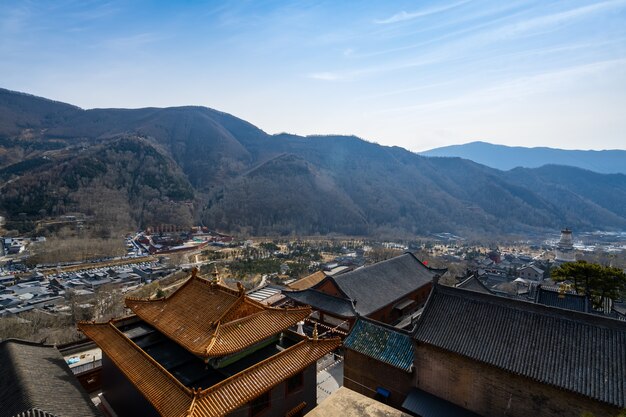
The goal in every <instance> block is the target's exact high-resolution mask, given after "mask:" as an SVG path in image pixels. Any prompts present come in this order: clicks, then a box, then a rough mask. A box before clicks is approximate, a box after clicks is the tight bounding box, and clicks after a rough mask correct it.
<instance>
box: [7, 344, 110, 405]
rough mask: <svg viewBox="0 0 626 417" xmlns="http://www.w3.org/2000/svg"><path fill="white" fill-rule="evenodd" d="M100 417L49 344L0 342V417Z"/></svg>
mask: <svg viewBox="0 0 626 417" xmlns="http://www.w3.org/2000/svg"><path fill="white" fill-rule="evenodd" d="M14 416H46V417H47V416H84V417H90V416H94V417H95V416H101V414H100V413H99V411H98V410H97V409H96V407H95V406H94V404H93V403H92V402H91V400H90V399H89V396H88V395H87V394H86V393H85V392H84V391H83V390H82V388H81V387H80V384H79V383H78V380H76V378H74V376H73V375H72V372H71V371H70V369H69V367H68V366H67V364H66V363H65V360H63V357H62V356H61V354H60V353H59V351H58V350H57V349H56V348H55V347H54V346H50V345H43V344H39V343H33V342H27V341H23V340H17V339H6V340H4V341H2V342H0V417H14Z"/></svg>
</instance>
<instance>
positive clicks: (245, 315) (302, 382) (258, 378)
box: [79, 272, 341, 417]
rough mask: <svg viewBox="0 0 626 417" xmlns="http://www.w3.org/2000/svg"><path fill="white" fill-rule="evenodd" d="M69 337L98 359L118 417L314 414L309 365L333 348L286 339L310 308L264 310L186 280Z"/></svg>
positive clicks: (328, 343)
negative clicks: (82, 341) (89, 345)
mask: <svg viewBox="0 0 626 417" xmlns="http://www.w3.org/2000/svg"><path fill="white" fill-rule="evenodd" d="M126 306H127V307H128V308H130V309H131V310H132V311H133V313H134V314H133V315H132V316H130V317H127V318H123V319H118V320H112V321H110V322H108V323H93V322H82V323H80V324H79V329H80V330H81V331H82V332H83V333H85V335H86V336H87V337H89V338H90V339H92V340H93V341H94V342H95V343H96V344H97V345H98V346H99V347H100V348H101V349H102V353H103V359H102V360H103V367H102V386H103V395H104V397H105V399H106V400H107V402H109V403H110V404H111V406H112V408H113V409H114V411H115V412H116V413H117V414H118V415H119V416H121V417H124V416H136V415H145V416H151V415H154V416H158V415H160V416H163V417H182V416H186V417H193V416H201V417H209V416H225V415H229V416H250V417H251V416H257V415H258V416H270V415H272V416H273V415H291V416H296V415H300V414H303V413H306V412H307V411H309V410H311V409H312V408H313V407H315V405H316V404H315V398H316V396H315V394H316V390H315V364H316V362H317V360H318V359H320V358H321V357H323V356H324V355H326V354H328V353H330V352H332V351H333V350H335V349H336V348H337V347H338V346H339V345H340V344H341V341H340V340H339V339H337V338H332V339H321V338H318V337H317V333H316V332H314V336H313V337H312V338H308V337H306V336H301V335H298V334H297V333H295V332H292V331H290V330H289V328H290V327H292V326H294V325H295V324H296V323H298V322H300V321H302V320H304V319H305V318H306V317H308V315H309V314H310V312H311V310H310V308H306V307H301V308H274V307H269V306H266V305H263V304H261V303H259V302H256V301H254V300H252V299H250V298H249V297H247V296H246V294H245V291H244V289H243V287H241V286H240V287H239V289H238V290H233V289H230V288H228V287H225V286H223V285H221V284H220V283H218V282H215V281H207V280H204V279H202V278H199V277H197V276H195V272H194V274H193V275H192V277H191V278H189V279H188V280H187V282H186V283H185V284H183V286H181V287H180V288H179V289H178V290H176V291H175V292H174V293H173V294H171V295H169V296H168V297H165V298H161V299H156V300H143V299H136V298H127V299H126Z"/></svg>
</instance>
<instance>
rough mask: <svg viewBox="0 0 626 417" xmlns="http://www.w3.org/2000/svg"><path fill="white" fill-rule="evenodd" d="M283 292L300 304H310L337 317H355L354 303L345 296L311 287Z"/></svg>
mask: <svg viewBox="0 0 626 417" xmlns="http://www.w3.org/2000/svg"><path fill="white" fill-rule="evenodd" d="M283 294H285V295H286V296H287V297H288V298H291V299H292V300H294V301H297V302H298V303H300V304H307V305H310V306H311V307H313V308H314V309H316V310H322V311H325V312H327V313H332V314H333V315H335V316H338V317H344V318H350V317H356V312H355V311H354V305H353V304H352V302H351V301H350V300H348V299H345V298H340V297H335V296H333V295H330V294H326V293H324V292H321V291H318V290H315V289H313V288H307V289H306V290H302V291H285V292H284V293H283Z"/></svg>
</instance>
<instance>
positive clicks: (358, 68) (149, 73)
mask: <svg viewBox="0 0 626 417" xmlns="http://www.w3.org/2000/svg"><path fill="white" fill-rule="evenodd" d="M0 86H1V87H4V88H8V89H12V90H19V91H24V92H28V93H31V94H35V95H41V96H45V97H49V98H53V99H56V100H60V101H65V102H69V103H72V104H76V105H78V106H81V107H83V108H93V107H145V106H159V107H161V106H176V105H188V104H194V105H203V106H208V107H212V108H215V109H218V110H222V111H225V112H228V113H232V114H234V115H235V116H238V117H241V118H243V119H245V120H248V121H250V122H251V123H253V124H255V125H257V126H258V127H260V128H261V129H263V130H265V131H266V132H269V133H279V132H289V133H296V134H303V135H306V134H331V133H332V134H355V135H358V136H360V137H363V138H365V139H367V140H370V141H375V142H378V143H381V144H385V145H397V146H402V147H405V148H407V149H410V150H414V151H420V150H426V149H430V148H433V147H438V146H443V145H450V144H456V143H465V142H469V141H474V140H484V141H489V142H493V143H502V144H508V145H521V146H552V147H561V148H568V149H609V148H619V149H626V135H625V133H626V0H608V1H598V2H590V1H576V0H572V1H555V2H553V1H523V2H518V1H469V0H446V1H440V2H432V1H412V2H402V1H397V2H386V1H350V2H348V1H338V0H336V1H328V2H324V1H310V2H308V1H306V2H299V1H258V0H257V1H240V2H236V1H228V2H194V1H185V2H183V1H181V2H169V1H162V2H157V1H152V2H147V1H139V0H137V1H130V0H129V1H109V2H101V1H88V0H79V1H63V0H60V1H54V2H53V1H28V0H24V1H10V0H3V1H2V2H0Z"/></svg>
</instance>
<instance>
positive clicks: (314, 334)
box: [313, 323, 318, 341]
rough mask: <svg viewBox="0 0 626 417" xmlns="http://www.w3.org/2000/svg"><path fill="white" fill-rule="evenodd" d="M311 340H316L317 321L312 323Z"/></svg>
mask: <svg viewBox="0 0 626 417" xmlns="http://www.w3.org/2000/svg"><path fill="white" fill-rule="evenodd" d="M313 340H315V341H317V340H318V335H317V323H315V324H314V325H313Z"/></svg>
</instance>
